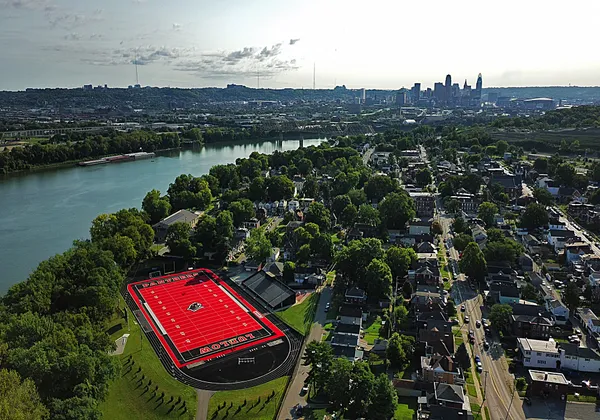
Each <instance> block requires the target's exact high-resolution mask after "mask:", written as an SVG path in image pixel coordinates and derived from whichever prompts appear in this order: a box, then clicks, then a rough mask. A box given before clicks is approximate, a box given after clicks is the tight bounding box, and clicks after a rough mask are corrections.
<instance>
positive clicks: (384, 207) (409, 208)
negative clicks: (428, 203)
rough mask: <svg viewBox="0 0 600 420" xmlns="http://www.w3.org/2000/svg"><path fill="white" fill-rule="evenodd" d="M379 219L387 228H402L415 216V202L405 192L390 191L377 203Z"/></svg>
mask: <svg viewBox="0 0 600 420" xmlns="http://www.w3.org/2000/svg"><path fill="white" fill-rule="evenodd" d="M379 214H380V215H381V220H382V222H383V223H384V224H385V226H386V227H387V228H388V229H403V228H404V226H405V225H406V222H408V221H409V220H411V219H412V218H414V217H415V215H416V212H415V203H414V201H413V199H412V198H411V197H410V196H409V195H408V194H407V193H406V192H405V191H401V192H398V193H391V194H388V195H386V196H385V199H384V200H383V201H382V202H381V203H380V204H379Z"/></svg>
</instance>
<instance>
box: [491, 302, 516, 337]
mask: <svg viewBox="0 0 600 420" xmlns="http://www.w3.org/2000/svg"><path fill="white" fill-rule="evenodd" d="M512 313H513V310H512V306H510V305H506V304H504V305H501V304H499V303H497V304H495V305H494V306H492V309H491V311H490V321H491V323H492V325H493V326H494V327H496V329H497V330H498V331H502V332H503V333H505V334H506V333H508V332H509V331H510V328H511V325H512Z"/></svg>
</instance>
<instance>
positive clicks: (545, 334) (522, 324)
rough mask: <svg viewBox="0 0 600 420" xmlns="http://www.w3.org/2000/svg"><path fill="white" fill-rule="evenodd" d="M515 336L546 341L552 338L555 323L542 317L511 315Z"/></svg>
mask: <svg viewBox="0 0 600 420" xmlns="http://www.w3.org/2000/svg"><path fill="white" fill-rule="evenodd" d="M511 319H512V327H513V334H514V335H515V336H516V337H524V338H533V339H536V340H544V339H548V338H549V337H550V328H551V327H552V325H553V323H552V321H551V320H549V319H548V318H546V317H544V316H542V315H541V314H540V315H515V314H513V315H511Z"/></svg>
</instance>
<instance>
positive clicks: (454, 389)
mask: <svg viewBox="0 0 600 420" xmlns="http://www.w3.org/2000/svg"><path fill="white" fill-rule="evenodd" d="M427 398H428V405H429V406H432V405H436V406H440V407H444V408H446V409H458V410H463V411H465V412H470V411H471V403H470V401H469V397H468V396H467V395H465V391H464V389H463V387H462V386H459V385H453V384H444V383H434V384H433V394H432V395H428V396H427Z"/></svg>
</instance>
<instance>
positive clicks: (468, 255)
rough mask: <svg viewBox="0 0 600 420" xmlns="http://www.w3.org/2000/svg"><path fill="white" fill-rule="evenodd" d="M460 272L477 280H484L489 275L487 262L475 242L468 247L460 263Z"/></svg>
mask: <svg viewBox="0 0 600 420" xmlns="http://www.w3.org/2000/svg"><path fill="white" fill-rule="evenodd" d="M459 266H460V270H461V271H462V272H463V273H465V274H466V275H467V276H469V277H471V278H472V279H475V280H479V281H480V280H483V278H484V277H485V275H486V274H487V262H486V260H485V257H484V256H483V252H481V249H479V247H478V246H477V244H476V243H475V242H471V243H469V244H468V245H467V247H466V248H465V250H464V251H463V255H462V257H461V259H460V262H459Z"/></svg>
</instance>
